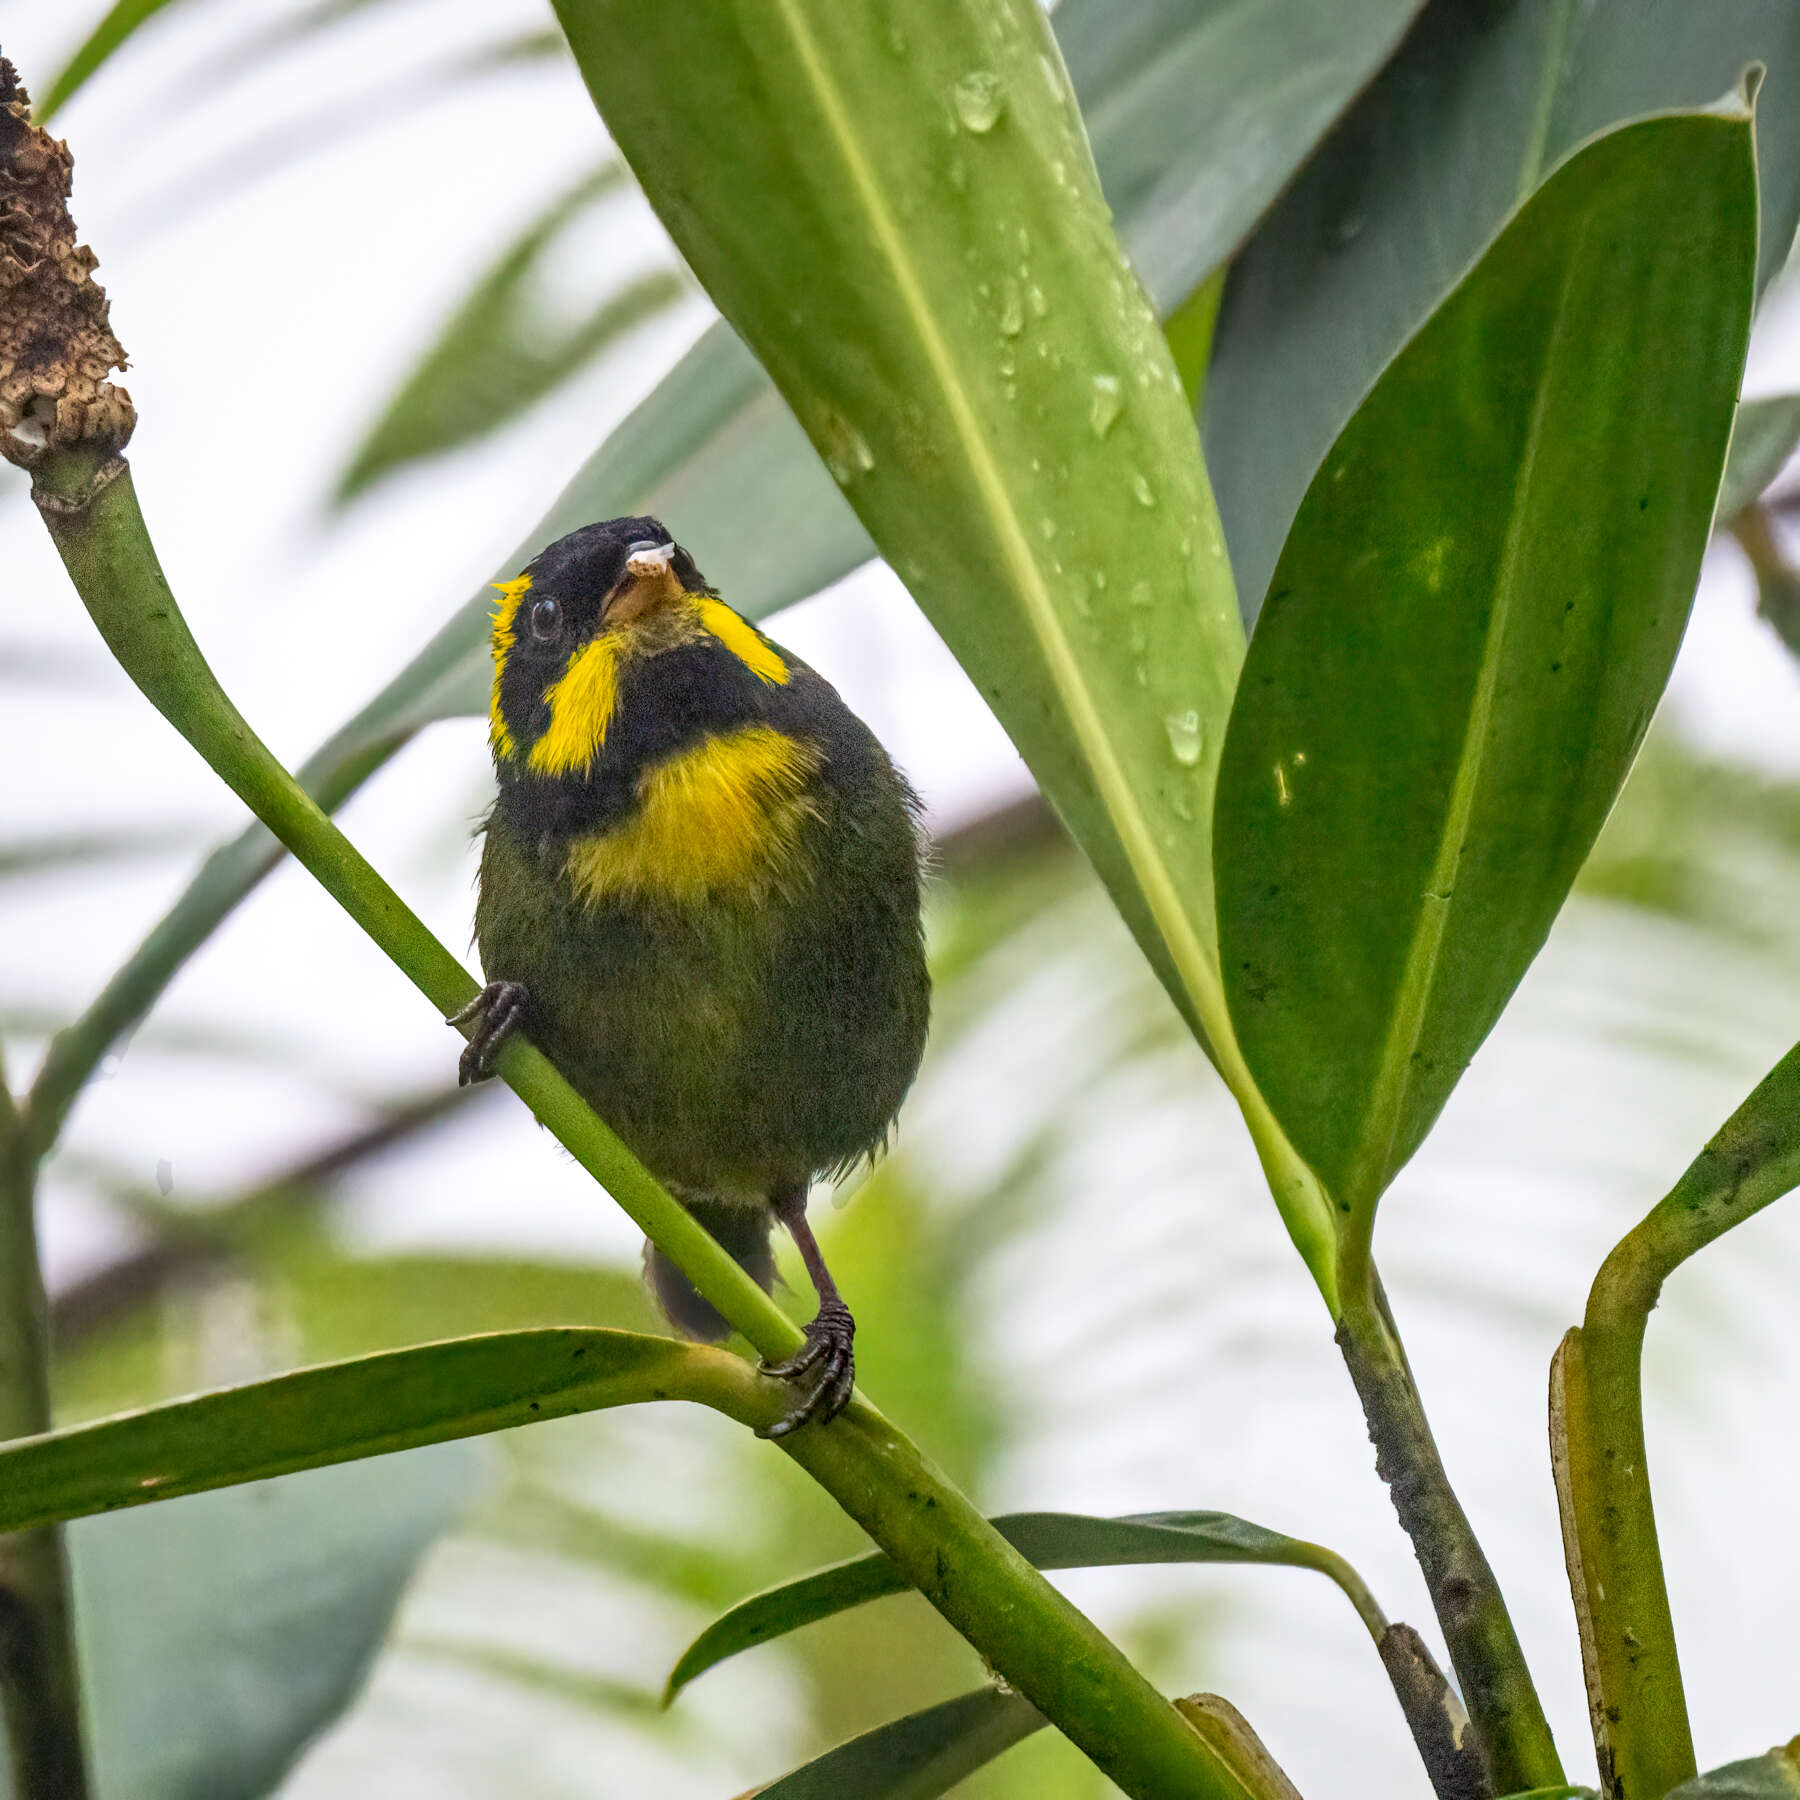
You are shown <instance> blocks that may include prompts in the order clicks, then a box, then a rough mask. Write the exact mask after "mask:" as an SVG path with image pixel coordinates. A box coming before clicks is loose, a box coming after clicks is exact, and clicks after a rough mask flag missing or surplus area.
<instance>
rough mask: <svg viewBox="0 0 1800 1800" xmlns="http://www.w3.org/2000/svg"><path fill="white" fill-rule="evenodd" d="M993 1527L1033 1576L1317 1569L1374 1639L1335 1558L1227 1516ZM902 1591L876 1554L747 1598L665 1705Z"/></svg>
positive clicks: (1068, 1516) (1042, 1517) (722, 1622)
mask: <svg viewBox="0 0 1800 1800" xmlns="http://www.w3.org/2000/svg"><path fill="white" fill-rule="evenodd" d="M993 1525H994V1529H995V1530H996V1531H998V1532H999V1533H1000V1535H1001V1536H1002V1537H1003V1538H1005V1539H1006V1541H1007V1542H1008V1543H1009V1544H1011V1545H1012V1546H1013V1548H1014V1549H1015V1550H1017V1551H1018V1552H1019V1554H1020V1555H1021V1556H1023V1557H1024V1558H1025V1559H1026V1561H1027V1562H1029V1563H1030V1564H1031V1565H1032V1567H1033V1568H1037V1569H1099V1568H1114V1567H1118V1566H1120V1565H1122V1564H1130V1563H1279V1564H1285V1565H1286V1566H1287V1567H1289V1568H1297V1569H1316V1570H1317V1571H1318V1572H1319V1573H1320V1574H1322V1575H1327V1576H1329V1577H1330V1578H1331V1579H1332V1580H1333V1581H1335V1582H1337V1583H1338V1584H1339V1585H1340V1586H1341V1587H1342V1588H1343V1589H1344V1591H1345V1592H1346V1593H1347V1594H1348V1595H1349V1596H1350V1598H1351V1601H1352V1603H1353V1604H1354V1605H1355V1606H1356V1608H1357V1611H1358V1612H1359V1614H1360V1615H1361V1616H1362V1618H1363V1620H1364V1623H1365V1624H1367V1625H1369V1627H1370V1629H1371V1631H1372V1632H1374V1633H1375V1634H1376V1635H1377V1636H1379V1634H1380V1630H1381V1625H1382V1620H1381V1615H1380V1612H1379V1610H1378V1609H1377V1607H1376V1606H1375V1603H1374V1601H1373V1599H1372V1598H1371V1597H1370V1595H1369V1592H1368V1590H1367V1589H1366V1588H1365V1587H1364V1586H1363V1584H1362V1582H1361V1581H1360V1580H1359V1579H1358V1577H1357V1576H1356V1574H1355V1572H1354V1571H1353V1570H1352V1569H1351V1568H1350V1567H1349V1565H1348V1564H1347V1563H1345V1562H1344V1560H1343V1559H1342V1558H1341V1557H1339V1556H1336V1555H1334V1554H1333V1553H1332V1552H1331V1551H1329V1550H1326V1549H1324V1548H1322V1547H1321V1546H1320V1545H1318V1544H1309V1543H1307V1542H1306V1541H1305V1540H1304V1539H1301V1538H1291V1537H1285V1536H1283V1534H1282V1533H1280V1532H1278V1531H1269V1530H1267V1529H1266V1528H1265V1527H1263V1526H1261V1525H1253V1524H1251V1523H1250V1521H1249V1520H1248V1519H1239V1518H1235V1517H1233V1515H1232V1514H1230V1513H1217V1512H1178V1513H1133V1514H1131V1515H1129V1516H1127V1517H1125V1518H1122V1519H1097V1518H1092V1517H1090V1516H1088V1515H1087V1514H1084V1513H1003V1514H1001V1515H1000V1517H998V1518H997V1519H995V1520H994V1521H993ZM906 1590H907V1582H906V1578H905V1577H904V1576H903V1575H902V1574H901V1573H900V1571H899V1570H898V1569H897V1568H895V1566H894V1565H893V1564H892V1563H891V1562H890V1561H889V1560H888V1559H887V1557H885V1556H883V1555H882V1554H881V1553H880V1552H879V1551H876V1552H875V1553H874V1554H872V1555H867V1556H853V1557H851V1558H850V1559H849V1560H848V1561H846V1562H841V1563H834V1564H833V1565H832V1566H831V1567H830V1568H826V1569H818V1570H815V1571H814V1572H813V1573H812V1574H810V1575H803V1576H801V1577H800V1578H799V1579H798V1580H796V1581H784V1582H783V1583H781V1585H780V1586H778V1587H773V1588H769V1589H767V1590H766V1591H765V1592H763V1593H760V1594H753V1595H751V1597H750V1598H749V1599H748V1600H745V1601H742V1602H741V1603H740V1604H738V1605H737V1606H734V1607H732V1609H731V1610H730V1611H729V1612H727V1613H724V1614H722V1615H721V1616H720V1617H719V1618H717V1619H715V1620H714V1621H713V1622H712V1624H710V1625H709V1626H707V1628H706V1629H705V1630H704V1631H703V1632H701V1634H700V1635H699V1637H697V1638H696V1639H695V1640H694V1641H693V1643H691V1644H690V1645H689V1646H688V1647H687V1649H686V1650H685V1651H683V1652H682V1656H681V1660H680V1661H679V1662H678V1663H676V1665H675V1667H674V1669H673V1670H672V1671H671V1672H670V1675H669V1685H668V1690H667V1698H668V1699H671V1700H672V1699H674V1697H675V1696H676V1695H677V1694H678V1693H680V1691H681V1690H682V1689H683V1688H684V1687H686V1686H687V1684H688V1683H689V1682H690V1681H692V1680H694V1679H695V1678H696V1677H697V1676H699V1675H703V1674H705V1672H706V1671H707V1670H708V1669H710V1668H712V1667H713V1666H714V1665H715V1664H717V1663H721V1662H724V1661H725V1660H726V1658H727V1657H732V1656H736V1655H737V1654H738V1652H739V1651H741V1650H750V1649H753V1648H754V1647H755V1646H756V1645H758V1644H766V1643H768V1642H770V1641H771V1640H772V1639H774V1638H778V1637H785V1636H786V1635H787V1634H788V1633H789V1632H790V1631H798V1630H799V1629H800V1627H801V1626H803V1625H811V1624H814V1623H815V1622H816V1621H818V1620H820V1619H829V1618H831V1617H832V1616H833V1615H834V1614H837V1613H841V1612H846V1611H848V1610H849V1609H850V1608H851V1607H853V1606H862V1605H864V1604H866V1603H867V1602H868V1601H870V1600H879V1599H881V1598H883V1597H884V1596H885V1595H888V1594H900V1593H904V1592H906Z"/></svg>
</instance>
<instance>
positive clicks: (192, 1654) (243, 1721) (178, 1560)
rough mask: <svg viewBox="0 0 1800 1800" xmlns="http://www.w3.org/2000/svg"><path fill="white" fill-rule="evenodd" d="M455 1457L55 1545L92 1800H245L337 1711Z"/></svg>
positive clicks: (84, 1531) (366, 1467)
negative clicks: (67, 1573) (74, 1622)
mask: <svg viewBox="0 0 1800 1800" xmlns="http://www.w3.org/2000/svg"><path fill="white" fill-rule="evenodd" d="M478 1471H479V1459H478V1458H477V1457H476V1456H475V1455H474V1454H473V1453H472V1451H470V1449H469V1448H468V1447H467V1446H464V1445H457V1446H448V1445H446V1446H442V1447H438V1448H433V1449H429V1450H423V1451H414V1452H411V1453H409V1454H407V1455H405V1456H402V1457H397V1458H393V1459H391V1460H383V1461H380V1462H366V1463H359V1464H355V1465H352V1466H349V1467H345V1468H341V1469H328V1470H318V1471H313V1472H309V1473H307V1474H304V1475H297V1476H291V1477H289V1478H288V1479H286V1480H283V1481H278V1482H270V1483H266V1484H263V1483H259V1484H257V1485H255V1486H251V1487H243V1488H236V1489H233V1490H231V1491H230V1492H227V1493H218V1494H203V1495H196V1496H195V1497H193V1498H192V1499H188V1500H183V1501H180V1502H178V1503H176V1504H175V1505H172V1506H159V1507H155V1508H152V1509H150V1510H148V1511H145V1512H139V1513H133V1514H129V1515H126V1516H121V1517H118V1518H111V1519H90V1520H84V1521H82V1522H81V1523H80V1524H78V1525H76V1526H75V1527H74V1528H73V1529H72V1530H71V1531H70V1533H69V1558H70V1562H71V1563H72V1565H73V1569H74V1581H75V1596H76V1607H77V1614H78V1623H79V1629H80V1638H81V1663H82V1673H83V1678H84V1685H85V1688H86V1698H87V1708H86V1710H87V1718H88V1734H89V1742H90V1745H91V1747H92V1753H93V1757H94V1762H95V1766H96V1772H97V1786H98V1788H99V1790H100V1791H101V1792H102V1793H104V1794H105V1795H106V1796H107V1800H194V1796H196V1795H204V1796H206V1800H256V1797H257V1796H260V1795H263V1794H267V1793H270V1792H271V1791H272V1790H273V1789H274V1788H275V1787H276V1785H277V1784H278V1783H279V1782H280V1780H281V1778H282V1776H283V1775H285V1774H286V1773H287V1771H288V1769H289V1768H290V1767H291V1766H292V1765H293V1763H294V1761H295V1759H296V1758H297V1757H298V1755H299V1754H300V1752H301V1751H302V1750H303V1749H304V1748H305V1747H306V1745H307V1744H309V1743H310V1742H311V1741H312V1739H313V1738H314V1737H316V1736H317V1734H318V1733H319V1732H320V1731H321V1730H322V1729H323V1728H324V1727H325V1726H326V1725H328V1724H329V1723H330V1722H331V1721H332V1720H333V1719H334V1718H336V1717H337V1715H338V1714H339V1713H340V1712H342V1711H343V1709H344V1708H345V1707H346V1706H347V1705H348V1704H349V1703H350V1701H351V1700H353V1699H354V1698H355V1696H356V1694H357V1692H358V1690H359V1689H360V1688H361V1686H362V1683H363V1679H364V1677H365V1675H366V1674H367V1672H368V1667H369V1664H370V1662H371V1660H372V1659H373V1657H374V1655H375V1652H376V1650H377V1649H378V1648H379V1647H380V1644H381V1642H382V1639H383V1638H384V1637H385V1636H386V1634H387V1630H388V1626H389V1623H390V1621H391V1620H392V1618H393V1614H394V1609H395V1607H396V1605H397V1604H398V1602H399V1599H400V1595H401V1593H402V1591H403V1589H404V1587H405V1585H406V1583H407V1581H408V1579H409V1578H410V1576H411V1574H412V1571H413V1569H414V1567H415V1566H416V1565H417V1563H418V1560H419V1558H420V1556H421V1555H422V1554H423V1553H424V1551H425V1549H426V1548H427V1546H428V1545H429V1544H430V1543H431V1542H432V1540H433V1539H434V1538H436V1537H437V1535H438V1534H439V1533H440V1532H441V1531H442V1530H443V1529H444V1527H445V1526H446V1525H447V1524H449V1522H450V1520H451V1518H452V1517H453V1516H454V1515H455V1514H456V1513H457V1512H458V1511H459V1510H460V1509H461V1508H462V1507H463V1506H464V1505H465V1504H466V1503H467V1501H468V1500H469V1498H470V1497H471V1495H472V1493H473V1491H474V1489H475V1486H476V1478H477V1475H478Z"/></svg>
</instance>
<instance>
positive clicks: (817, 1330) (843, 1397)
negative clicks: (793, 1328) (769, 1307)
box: [757, 1300, 856, 1438]
mask: <svg viewBox="0 0 1800 1800" xmlns="http://www.w3.org/2000/svg"><path fill="white" fill-rule="evenodd" d="M855 1342H856V1321H855V1320H854V1319H853V1318H852V1317H851V1316H850V1309H849V1307H847V1306H846V1305H845V1304H844V1303H843V1301H841V1300H824V1301H821V1302H820V1304H819V1310H818V1313H817V1314H816V1316H815V1317H814V1318H813V1321H812V1323H811V1324H810V1325H808V1326H807V1327H806V1342H805V1343H804V1344H802V1345H801V1346H800V1348H799V1350H797V1351H796V1352H795V1353H794V1355H792V1356H790V1357H789V1358H788V1359H787V1361H786V1362H778V1363H767V1362H766V1363H764V1364H763V1365H762V1372H763V1373H764V1374H765V1375H770V1376H773V1377H774V1378H775V1379H776V1380H777V1381H791V1382H793V1383H794V1384H795V1385H796V1386H797V1387H799V1388H800V1397H799V1400H798V1401H797V1402H796V1404H795V1405H794V1407H793V1408H792V1410H791V1411H789V1412H786V1413H783V1414H782V1416H781V1417H780V1418H779V1419H777V1420H776V1421H775V1423H774V1424H773V1425H769V1426H766V1427H764V1428H763V1430H761V1431H760V1432H759V1433H758V1434H757V1435H758V1436H760V1437H766V1438H784V1437H786V1436H788V1435H789V1433H791V1432H795V1431H798V1430H799V1429H800V1427H801V1426H802V1425H809V1424H812V1423H814V1422H815V1421H816V1422H817V1423H818V1424H820V1425H825V1424H828V1423H829V1422H830V1421H831V1420H833V1419H835V1418H836V1417H837V1416H838V1414H839V1413H841V1412H842V1411H843V1410H844V1408H845V1407H846V1406H848V1405H849V1404H850V1396H851V1394H852V1393H853V1392H854V1391H855V1389H856V1350H855Z"/></svg>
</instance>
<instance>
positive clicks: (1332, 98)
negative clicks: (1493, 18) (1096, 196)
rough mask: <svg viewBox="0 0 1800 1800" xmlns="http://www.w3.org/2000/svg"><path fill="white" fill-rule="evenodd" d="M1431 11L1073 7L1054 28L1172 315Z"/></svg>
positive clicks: (1153, 282) (1127, 234)
mask: <svg viewBox="0 0 1800 1800" xmlns="http://www.w3.org/2000/svg"><path fill="white" fill-rule="evenodd" d="M1420 5H1421V0H1347V3H1346V4H1343V5H1337V6H1332V7H1322V6H1320V5H1319V4H1318V0H1139V4H1137V5H1135V6H1132V7H1124V6H1121V5H1119V4H1117V0H1102V3H1099V4H1095V3H1093V0H1089V3H1088V4H1085V5H1084V4H1081V3H1080V0H1065V4H1064V5H1062V6H1061V7H1059V8H1058V9H1057V11H1056V14H1055V17H1054V20H1053V23H1054V25H1055V28H1056V37H1057V42H1058V43H1059V44H1060V45H1061V46H1062V52H1063V55H1064V56H1065V57H1066V58H1067V59H1068V64H1069V72H1070V74H1071V76H1072V77H1073V78H1074V81H1075V89H1076V92H1077V93H1078V94H1079V95H1080V97H1081V102H1082V112H1083V116H1084V117H1085V119H1086V121H1087V128H1088V132H1089V135H1090V136H1091V137H1092V138H1093V140H1094V159H1095V161H1096V162H1097V164H1098V165H1099V169H1100V179H1101V183H1102V185H1103V186H1104V187H1105V189H1106V198H1107V201H1108V202H1109V203H1110V205H1111V206H1112V209H1113V212H1114V213H1115V214H1116V215H1117V216H1118V218H1119V221H1120V234H1121V236H1122V237H1123V238H1124V239H1125V243H1126V247H1127V248H1128V249H1129V250H1130V251H1131V256H1132V261H1133V262H1134V263H1135V265H1136V267H1137V271H1138V274H1139V276H1140V278H1141V279H1142V280H1143V283H1144V285H1145V287H1146V288H1148V289H1149V291H1150V297H1151V299H1152V300H1153V301H1154V302H1155V304H1156V307H1157V310H1158V311H1159V312H1163V313H1169V312H1173V311H1174V310H1175V309H1176V308H1177V307H1179V306H1180V305H1181V304H1182V302H1183V301H1184V300H1186V299H1187V297H1188V296H1189V295H1190V294H1191V293H1192V292H1193V291H1194V289H1195V288H1197V287H1198V286H1199V285H1200V283H1201V282H1203V281H1204V280H1205V279H1206V278H1207V276H1208V275H1210V274H1211V273H1212V272H1213V271H1214V270H1215V269H1217V268H1218V267H1220V265H1222V264H1223V263H1225V262H1226V261H1227V260H1228V259H1229V258H1230V256H1231V255H1232V253H1233V252H1234V251H1235V250H1236V249H1237V247H1238V246H1239V244H1241V243H1242V242H1243V240H1244V238H1245V237H1247V236H1248V235H1249V233H1250V230H1251V228H1252V227H1253V226H1254V225H1255V223H1256V221H1257V219H1258V218H1259V217H1260V216H1261V214H1262V213H1263V211H1264V210H1265V209H1266V208H1267V207H1268V206H1269V205H1270V204H1271V203H1272V202H1273V201H1274V199H1275V198H1276V196H1277V195H1278V194H1279V193H1280V192H1281V190H1282V189H1283V188H1284V187H1285V186H1286V185H1287V184H1288V182H1289V180H1290V179H1291V178H1292V177H1293V174H1294V171H1295V170H1296V169H1298V168H1299V167H1300V165H1301V163H1302V162H1304V161H1305V159H1306V157H1307V156H1308V155H1309V154H1310V153H1311V151H1312V149H1313V148H1314V146H1315V145H1316V144H1317V143H1318V141H1319V139H1320V138H1321V137H1322V136H1323V135H1324V133H1325V132H1326V131H1327V130H1328V129H1329V128H1330V126H1331V124H1332V123H1333V121H1334V120H1336V118H1337V117H1338V115H1339V114H1340V113H1341V112H1342V111H1343V110H1344V108H1345V107H1346V106H1347V105H1349V103H1350V102H1351V101H1352V100H1353V99H1354V98H1355V96H1356V95H1357V94H1358V93H1359V92H1360V91H1361V89H1362V88H1363V87H1364V86H1365V85H1366V84H1367V83H1368V81H1369V79H1370V78H1371V77H1372V76H1373V75H1374V74H1375V72H1376V71H1377V70H1378V69H1379V68H1380V67H1381V65H1382V64H1383V63H1384V62H1386V61H1387V59H1388V58H1389V57H1390V56H1391V55H1392V54H1393V52H1394V47H1395V45H1396V44H1397V43H1398V42H1399V40H1400V37H1401V34H1402V33H1403V32H1404V31H1405V30H1406V28H1407V26H1408V25H1410V24H1411V23H1412V21H1413V19H1414V17H1415V16H1416V15H1417V14H1418V12H1419V10H1420Z"/></svg>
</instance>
